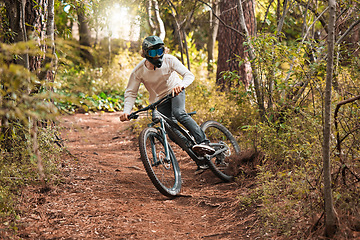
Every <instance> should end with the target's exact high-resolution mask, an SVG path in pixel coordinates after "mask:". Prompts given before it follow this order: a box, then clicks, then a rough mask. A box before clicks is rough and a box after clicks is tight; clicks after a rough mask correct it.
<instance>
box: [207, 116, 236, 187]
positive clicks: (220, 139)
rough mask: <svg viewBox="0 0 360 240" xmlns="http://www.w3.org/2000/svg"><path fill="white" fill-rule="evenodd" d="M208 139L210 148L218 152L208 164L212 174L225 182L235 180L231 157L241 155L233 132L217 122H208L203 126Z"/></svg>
mask: <svg viewBox="0 0 360 240" xmlns="http://www.w3.org/2000/svg"><path fill="white" fill-rule="evenodd" d="M201 129H202V130H203V131H204V132H205V134H206V137H207V138H208V139H209V140H210V146H211V147H213V148H214V149H215V150H216V152H215V154H214V155H213V156H211V159H210V161H209V162H208V164H209V168H210V169H211V170H212V172H213V173H214V174H215V175H216V176H217V177H219V178H220V179H221V180H223V181H225V182H229V181H231V180H232V179H233V176H232V174H231V169H230V161H231V156H236V155H237V154H239V153H240V146H239V144H238V143H237V141H236V139H235V138H234V136H233V135H232V134H231V132H230V131H229V130H228V129H227V128H226V127H225V126H223V125H222V124H221V123H219V122H216V121H212V120H210V121H206V122H204V123H203V124H202V125H201Z"/></svg>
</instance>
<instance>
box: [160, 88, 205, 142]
mask: <svg viewBox="0 0 360 240" xmlns="http://www.w3.org/2000/svg"><path fill="white" fill-rule="evenodd" d="M157 109H158V111H159V112H161V113H162V114H164V115H165V116H166V117H168V118H172V119H173V120H177V121H179V122H180V123H181V124H182V125H183V126H184V127H185V128H186V129H187V130H188V131H189V132H190V133H191V135H193V136H194V138H195V141H196V143H202V142H207V141H208V139H207V138H206V136H205V133H204V131H203V130H202V129H201V128H200V126H199V125H198V124H197V123H196V122H195V120H194V119H192V117H190V116H189V115H188V114H187V112H186V111H185V90H183V91H182V92H181V93H179V95H177V96H176V97H174V98H172V99H170V101H167V102H165V103H163V104H161V105H159V106H158V108H157ZM174 130H176V129H174ZM175 132H178V131H177V130H176V131H175ZM177 134H178V135H179V136H180V137H181V136H182V134H181V133H177ZM181 138H182V139H183V140H184V141H185V142H187V139H186V138H185V137H181Z"/></svg>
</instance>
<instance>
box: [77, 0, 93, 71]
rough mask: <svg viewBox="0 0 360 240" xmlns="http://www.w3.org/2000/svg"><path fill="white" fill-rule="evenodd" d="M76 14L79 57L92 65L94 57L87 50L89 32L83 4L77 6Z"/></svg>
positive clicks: (89, 37) (89, 43) (89, 42)
mask: <svg viewBox="0 0 360 240" xmlns="http://www.w3.org/2000/svg"><path fill="white" fill-rule="evenodd" d="M77 15H78V21H79V43H80V47H81V49H80V52H81V54H80V55H81V58H82V59H83V60H85V61H87V62H90V63H91V64H92V65H94V57H93V56H92V54H91V53H90V51H89V48H90V47H91V33H90V29H89V26H88V22H87V19H86V15H85V9H84V5H83V4H81V5H80V7H79V8H78V11H77Z"/></svg>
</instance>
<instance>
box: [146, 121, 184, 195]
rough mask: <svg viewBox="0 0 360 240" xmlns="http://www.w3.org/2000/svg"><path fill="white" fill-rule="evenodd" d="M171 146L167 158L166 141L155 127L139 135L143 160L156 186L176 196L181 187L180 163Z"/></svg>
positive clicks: (165, 192)
mask: <svg viewBox="0 0 360 240" xmlns="http://www.w3.org/2000/svg"><path fill="white" fill-rule="evenodd" d="M168 146H169V153H170V154H169V155H170V159H167V158H166V153H165V142H164V139H163V137H162V136H161V135H160V134H159V133H158V131H157V130H156V129H155V128H151V127H148V128H145V129H143V130H142V132H141V133H140V136H139V148H140V155H141V160H142V162H143V164H144V167H145V170H146V172H147V174H148V176H149V178H150V180H151V182H152V183H153V184H154V186H155V187H156V188H157V190H159V192H161V193H162V194H164V195H165V196H167V197H175V196H176V195H177V194H178V193H179V192H180V188H181V175H180V168H179V164H178V162H177V160H176V158H175V155H174V153H173V151H172V150H171V148H170V145H168Z"/></svg>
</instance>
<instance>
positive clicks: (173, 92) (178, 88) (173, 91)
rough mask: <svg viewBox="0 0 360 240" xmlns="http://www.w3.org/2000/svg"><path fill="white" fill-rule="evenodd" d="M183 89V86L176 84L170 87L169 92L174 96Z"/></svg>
mask: <svg viewBox="0 0 360 240" xmlns="http://www.w3.org/2000/svg"><path fill="white" fill-rule="evenodd" d="M183 89H184V87H181V86H176V87H174V88H173V89H172V91H171V93H172V96H173V97H175V96H177V95H178V94H179V93H181V91H182V90H183Z"/></svg>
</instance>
